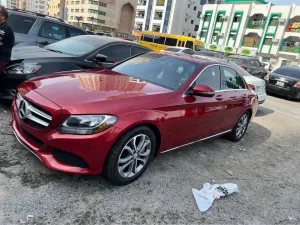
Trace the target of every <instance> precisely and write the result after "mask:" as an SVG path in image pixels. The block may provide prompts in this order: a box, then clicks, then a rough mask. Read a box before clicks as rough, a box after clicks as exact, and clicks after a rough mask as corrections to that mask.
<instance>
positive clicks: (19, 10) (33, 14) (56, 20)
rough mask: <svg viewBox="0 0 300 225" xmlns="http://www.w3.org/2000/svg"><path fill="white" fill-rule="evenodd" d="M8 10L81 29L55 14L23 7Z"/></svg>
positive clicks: (16, 13) (9, 12) (12, 12)
mask: <svg viewBox="0 0 300 225" xmlns="http://www.w3.org/2000/svg"><path fill="white" fill-rule="evenodd" d="M7 11H8V14H9V15H12V14H15V15H20V16H27V17H31V18H39V19H43V20H46V21H52V22H55V23H60V24H63V25H64V26H68V27H73V28H76V29H79V30H81V29H80V28H79V27H76V26H73V25H71V24H69V23H66V21H64V20H63V19H60V18H56V17H53V16H48V15H44V14H41V13H36V12H31V11H26V10H22V9H7ZM82 31H83V32H85V31H84V30H82Z"/></svg>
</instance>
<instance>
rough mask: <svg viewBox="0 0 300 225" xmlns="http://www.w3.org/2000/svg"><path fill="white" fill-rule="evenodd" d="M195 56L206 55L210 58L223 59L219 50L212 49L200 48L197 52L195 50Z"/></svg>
mask: <svg viewBox="0 0 300 225" xmlns="http://www.w3.org/2000/svg"><path fill="white" fill-rule="evenodd" d="M194 55H195V56H197V55H199V56H207V57H212V58H218V59H224V56H223V54H222V53H219V52H214V51H208V50H202V51H199V52H195V54H194Z"/></svg>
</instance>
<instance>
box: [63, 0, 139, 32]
mask: <svg viewBox="0 0 300 225" xmlns="http://www.w3.org/2000/svg"><path fill="white" fill-rule="evenodd" d="M136 5H137V0H100V1H98V0H66V7H67V8H68V21H69V22H70V23H71V24H73V25H83V26H86V29H87V30H93V31H96V32H99V31H104V32H111V33H113V34H114V36H117V37H125V38H126V37H130V36H131V34H132V30H133V27H134V19H135V14H136Z"/></svg>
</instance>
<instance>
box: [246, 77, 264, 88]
mask: <svg viewBox="0 0 300 225" xmlns="http://www.w3.org/2000/svg"><path fill="white" fill-rule="evenodd" d="M243 78H244V79H245V81H246V82H247V83H248V84H252V85H254V86H265V83H266V82H265V81H264V80H263V79H260V78H257V77H255V76H243Z"/></svg>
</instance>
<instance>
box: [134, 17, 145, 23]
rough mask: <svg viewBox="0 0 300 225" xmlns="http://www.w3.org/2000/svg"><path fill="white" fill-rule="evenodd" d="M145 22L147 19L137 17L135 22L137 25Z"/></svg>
mask: <svg viewBox="0 0 300 225" xmlns="http://www.w3.org/2000/svg"><path fill="white" fill-rule="evenodd" d="M144 21H145V18H140V17H136V18H135V22H136V23H143V22H144Z"/></svg>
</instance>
